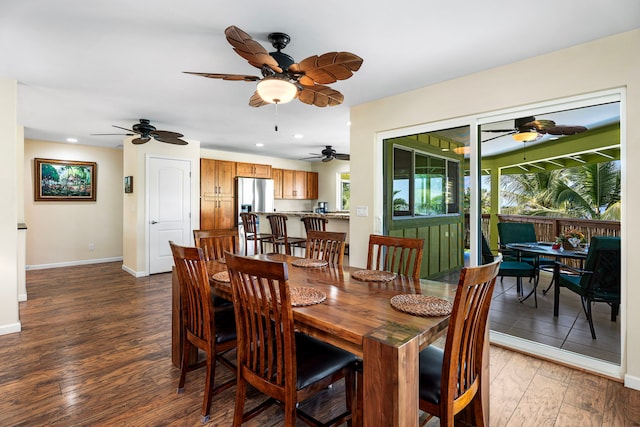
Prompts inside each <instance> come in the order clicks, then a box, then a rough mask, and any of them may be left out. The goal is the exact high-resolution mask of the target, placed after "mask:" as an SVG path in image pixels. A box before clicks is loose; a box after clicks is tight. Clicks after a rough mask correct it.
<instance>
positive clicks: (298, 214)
mask: <svg viewBox="0 0 640 427" xmlns="http://www.w3.org/2000/svg"><path fill="white" fill-rule="evenodd" d="M255 213H256V214H258V215H265V216H266V215H270V214H272V213H280V214H284V215H286V216H290V217H303V216H309V215H313V216H320V217H323V218H327V219H343V220H349V212H328V213H325V214H320V213H314V212H311V211H278V212H255Z"/></svg>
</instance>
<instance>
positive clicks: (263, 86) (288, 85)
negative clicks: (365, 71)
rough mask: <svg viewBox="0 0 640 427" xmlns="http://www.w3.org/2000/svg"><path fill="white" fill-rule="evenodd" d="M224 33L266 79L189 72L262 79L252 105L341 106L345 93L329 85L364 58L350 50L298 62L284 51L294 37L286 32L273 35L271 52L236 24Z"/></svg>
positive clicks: (241, 77)
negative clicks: (299, 103) (298, 104)
mask: <svg viewBox="0 0 640 427" xmlns="http://www.w3.org/2000/svg"><path fill="white" fill-rule="evenodd" d="M224 33H225V36H226V37H227V41H228V42H229V43H230V44H231V46H233V50H235V51H236V53H237V54H238V55H240V56H241V57H243V58H244V59H246V60H247V61H249V64H251V65H253V66H254V67H256V68H258V69H260V71H261V74H262V78H260V77H258V76H251V75H243V74H218V73H195V72H189V71H187V72H186V73H187V74H194V75H197V76H202V77H208V78H212V79H222V80H234V81H245V82H258V85H257V89H256V91H255V93H254V94H253V96H251V98H250V100H249V105H250V106H252V107H261V106H263V105H266V104H284V103H286V102H289V101H291V100H292V99H294V98H298V99H299V100H300V101H302V102H303V103H305V104H309V105H315V106H316V107H327V106H334V105H340V104H341V103H342V101H343V100H344V95H342V94H341V93H340V92H338V91H337V90H335V89H332V88H330V87H329V86H326V85H327V84H329V83H334V82H336V81H338V80H346V79H348V78H349V77H351V76H352V75H353V73H354V72H356V71H358V70H359V69H360V66H361V65H362V58H360V57H359V56H358V55H355V54H353V53H350V52H329V53H325V54H323V55H320V56H318V55H314V56H310V57H308V58H306V59H304V60H302V61H301V62H299V63H296V62H295V61H294V59H293V58H292V57H291V56H289V55H287V54H286V53H283V52H282V51H281V50H282V49H284V48H285V47H286V46H287V44H289V41H290V40H291V38H290V37H289V36H288V35H287V34H285V33H271V34H269V41H270V42H271V44H272V45H273V47H274V48H275V49H276V52H270V53H269V52H267V50H266V49H265V48H264V47H263V46H262V45H261V44H260V43H258V42H257V41H255V40H253V38H252V37H251V36H250V35H249V34H247V33H245V32H244V31H242V30H241V29H240V28H238V27H236V26H233V25H232V26H230V27H228V28H227V29H226V30H225V32H224Z"/></svg>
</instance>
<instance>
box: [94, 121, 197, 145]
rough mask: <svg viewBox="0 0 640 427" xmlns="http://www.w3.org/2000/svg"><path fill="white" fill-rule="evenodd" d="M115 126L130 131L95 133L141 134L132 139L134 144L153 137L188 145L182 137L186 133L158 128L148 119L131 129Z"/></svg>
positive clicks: (162, 140)
mask: <svg viewBox="0 0 640 427" xmlns="http://www.w3.org/2000/svg"><path fill="white" fill-rule="evenodd" d="M112 126H113V127H114V128H118V129H122V130H126V131H127V132H128V133H94V134H93V135H124V136H134V135H140V136H139V137H137V138H134V139H132V140H131V143H132V144H136V145H139V144H144V143H146V142H149V140H151V138H153V139H155V140H156V141H159V142H166V143H167V144H175V145H187V144H188V143H187V142H186V141H183V140H182V139H180V138H182V137H183V136H184V135H182V134H181V133H178V132H171V131H168V130H158V129H156V127H155V126H153V125H152V124H151V121H150V120H148V119H140V123H136V124H134V125H133V127H132V128H131V129H127V128H123V127H121V126H116V125H112Z"/></svg>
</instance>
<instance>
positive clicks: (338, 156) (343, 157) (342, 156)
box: [333, 153, 351, 160]
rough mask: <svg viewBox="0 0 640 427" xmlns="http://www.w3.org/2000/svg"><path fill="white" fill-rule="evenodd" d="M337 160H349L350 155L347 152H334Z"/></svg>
mask: <svg viewBox="0 0 640 427" xmlns="http://www.w3.org/2000/svg"><path fill="white" fill-rule="evenodd" d="M333 157H335V158H336V159H338V160H351V156H350V155H349V154H343V153H336V154H334V155H333Z"/></svg>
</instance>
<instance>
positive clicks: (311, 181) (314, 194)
mask: <svg viewBox="0 0 640 427" xmlns="http://www.w3.org/2000/svg"><path fill="white" fill-rule="evenodd" d="M307 199H310V200H317V199H318V172H307Z"/></svg>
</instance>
